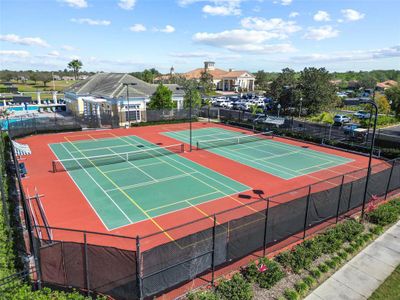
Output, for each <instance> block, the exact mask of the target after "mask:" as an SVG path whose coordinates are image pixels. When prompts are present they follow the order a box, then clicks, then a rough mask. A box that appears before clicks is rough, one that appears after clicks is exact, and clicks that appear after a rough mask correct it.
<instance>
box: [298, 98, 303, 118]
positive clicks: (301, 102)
mask: <svg viewBox="0 0 400 300" xmlns="http://www.w3.org/2000/svg"><path fill="white" fill-rule="evenodd" d="M302 104H303V97H300V110H299V118H300V117H301V105H302Z"/></svg>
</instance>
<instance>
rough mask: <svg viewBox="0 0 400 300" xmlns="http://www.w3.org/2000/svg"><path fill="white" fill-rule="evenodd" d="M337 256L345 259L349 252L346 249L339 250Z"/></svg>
mask: <svg viewBox="0 0 400 300" xmlns="http://www.w3.org/2000/svg"><path fill="white" fill-rule="evenodd" d="M338 255H339V257H341V258H342V259H347V257H348V256H349V254H348V253H347V252H346V251H339V252H338Z"/></svg>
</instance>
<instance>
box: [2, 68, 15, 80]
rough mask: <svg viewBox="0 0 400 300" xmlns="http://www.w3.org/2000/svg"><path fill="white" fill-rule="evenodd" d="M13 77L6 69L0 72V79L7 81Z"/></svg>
mask: <svg viewBox="0 0 400 300" xmlns="http://www.w3.org/2000/svg"><path fill="white" fill-rule="evenodd" d="M13 78H14V74H13V73H12V72H10V71H8V70H5V71H2V72H1V80H3V81H5V82H8V81H11V79H13Z"/></svg>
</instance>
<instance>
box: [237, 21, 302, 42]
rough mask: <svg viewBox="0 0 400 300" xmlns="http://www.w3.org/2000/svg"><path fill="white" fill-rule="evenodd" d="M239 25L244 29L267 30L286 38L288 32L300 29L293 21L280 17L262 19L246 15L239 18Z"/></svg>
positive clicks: (278, 36)
mask: <svg viewBox="0 0 400 300" xmlns="http://www.w3.org/2000/svg"><path fill="white" fill-rule="evenodd" d="M240 23H241V25H242V26H243V27H244V28H246V29H253V30H260V31H268V32H271V33H275V34H277V38H281V39H283V38H287V36H288V34H291V33H294V32H297V31H299V30H301V27H300V26H298V25H297V24H296V22H295V21H284V20H282V19H280V18H272V19H264V18H259V17H248V18H244V19H242V20H241V22H240Z"/></svg>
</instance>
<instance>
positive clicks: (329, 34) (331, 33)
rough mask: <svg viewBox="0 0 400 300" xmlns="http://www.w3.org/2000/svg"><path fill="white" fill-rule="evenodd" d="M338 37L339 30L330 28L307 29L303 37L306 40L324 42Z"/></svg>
mask: <svg viewBox="0 0 400 300" xmlns="http://www.w3.org/2000/svg"><path fill="white" fill-rule="evenodd" d="M338 35H339V30H336V29H334V28H333V27H332V26H321V27H309V28H308V31H307V32H306V34H305V35H304V36H303V37H304V38H305V39H308V40H316V41H320V40H324V39H329V38H334V37H337V36H338Z"/></svg>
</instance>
